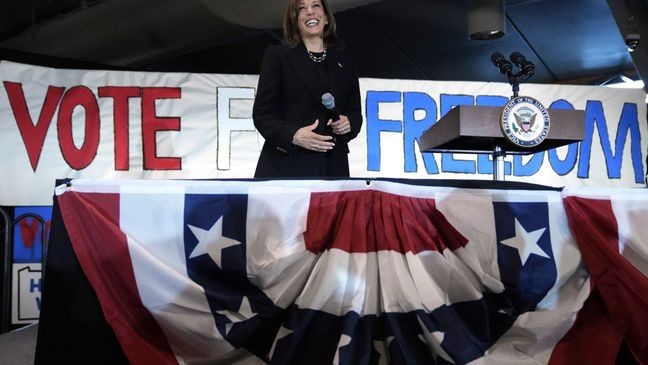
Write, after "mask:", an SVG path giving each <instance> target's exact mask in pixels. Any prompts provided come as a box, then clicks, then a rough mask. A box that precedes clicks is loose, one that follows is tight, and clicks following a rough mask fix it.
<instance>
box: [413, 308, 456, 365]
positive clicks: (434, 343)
mask: <svg viewBox="0 0 648 365" xmlns="http://www.w3.org/2000/svg"><path fill="white" fill-rule="evenodd" d="M417 318H418V322H419V325H420V326H421V329H422V330H423V334H421V335H419V338H420V339H421V341H423V342H425V343H427V344H428V345H429V346H430V347H431V348H432V349H431V350H432V351H430V352H431V353H432V356H433V357H434V360H436V359H438V357H439V356H441V357H442V358H443V359H444V360H446V361H448V362H450V363H452V364H454V363H455V362H454V361H452V359H451V358H450V355H448V353H447V352H445V350H444V349H443V347H441V342H443V337H445V334H444V333H443V332H441V331H434V332H430V330H429V329H428V328H427V326H426V325H425V323H423V321H422V320H421V317H418V316H417Z"/></svg>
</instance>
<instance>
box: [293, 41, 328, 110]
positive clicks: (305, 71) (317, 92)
mask: <svg viewBox="0 0 648 365" xmlns="http://www.w3.org/2000/svg"><path fill="white" fill-rule="evenodd" d="M306 55H307V53H306V46H304V44H303V43H301V44H300V45H299V46H297V47H295V48H291V49H290V50H289V52H288V59H289V60H290V64H291V65H292V66H293V68H294V69H295V72H296V73H297V75H298V76H299V78H301V79H302V81H304V84H306V88H307V89H308V91H309V93H310V94H311V95H312V96H313V98H315V100H316V101H317V102H318V103H321V102H322V93H323V92H322V86H321V82H320V80H319V77H318V76H317V71H316V69H315V67H313V65H311V64H310V62H311V61H310V60H309V59H308V57H307V56H306Z"/></svg>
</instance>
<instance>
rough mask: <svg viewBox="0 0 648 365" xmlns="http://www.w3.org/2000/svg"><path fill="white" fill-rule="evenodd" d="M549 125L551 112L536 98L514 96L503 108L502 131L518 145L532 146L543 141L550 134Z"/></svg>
mask: <svg viewBox="0 0 648 365" xmlns="http://www.w3.org/2000/svg"><path fill="white" fill-rule="evenodd" d="M549 125H550V121H549V113H547V110H546V109H545V107H544V106H543V105H542V104H541V103H540V102H539V101H537V100H536V99H534V98H531V97H528V96H519V97H516V98H513V99H511V100H509V101H508V103H506V105H504V109H502V118H501V123H500V126H501V128H502V133H504V136H506V138H507V139H508V140H509V141H511V142H513V143H515V144H516V145H518V146H521V147H526V148H531V147H535V146H537V145H539V144H540V143H542V141H544V139H545V138H547V135H548V134H549Z"/></svg>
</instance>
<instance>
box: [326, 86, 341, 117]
mask: <svg viewBox="0 0 648 365" xmlns="http://www.w3.org/2000/svg"><path fill="white" fill-rule="evenodd" d="M322 104H324V107H325V108H326V110H328V111H329V113H330V115H331V118H332V119H333V121H336V120H339V119H340V113H338V111H337V109H335V98H334V97H333V95H331V93H324V94H323V95H322Z"/></svg>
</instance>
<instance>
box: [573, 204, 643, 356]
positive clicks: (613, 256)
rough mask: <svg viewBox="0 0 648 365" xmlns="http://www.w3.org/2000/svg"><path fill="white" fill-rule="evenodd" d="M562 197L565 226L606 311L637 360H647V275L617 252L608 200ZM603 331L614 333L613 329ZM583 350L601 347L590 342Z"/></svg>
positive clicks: (616, 234) (616, 230) (613, 224)
mask: <svg viewBox="0 0 648 365" xmlns="http://www.w3.org/2000/svg"><path fill="white" fill-rule="evenodd" d="M563 201H564V204H565V210H566V212H567V217H568V220H569V226H570V228H571V230H572V232H573V235H574V237H575V239H576V242H577V243H578V247H579V248H580V251H581V254H582V255H583V260H584V262H585V265H586V266H587V269H588V270H589V272H590V275H591V280H592V285H593V287H594V288H595V289H596V290H598V291H599V292H600V293H601V296H602V298H603V301H604V303H605V308H606V309H607V314H609V316H610V317H611V318H612V320H613V321H614V324H615V327H616V328H617V330H618V332H620V333H622V334H623V339H624V340H625V342H626V344H627V345H628V348H629V349H630V351H631V352H632V353H633V355H634V356H635V358H636V359H637V360H638V361H639V363H640V364H648V278H646V276H644V275H643V274H642V273H641V272H640V271H638V270H637V269H636V268H635V267H634V266H633V265H632V264H631V263H630V262H628V261H627V260H626V259H625V258H624V257H623V256H622V255H621V254H620V252H619V235H618V224H617V220H616V217H615V215H614V211H613V210H612V204H611V202H610V201H609V200H599V199H587V198H581V197H574V196H571V197H566V198H565V199H564V200H563ZM607 314H606V315H607ZM599 318H600V320H601V321H604V319H603V317H602V316H599ZM595 320H596V319H595ZM606 335H609V336H614V335H615V332H609V333H607V334H606ZM585 351H590V352H594V351H601V349H597V348H596V347H594V346H591V345H590V347H589V348H588V349H586V350H585ZM616 351H618V348H617V349H616ZM615 354H616V352H615Z"/></svg>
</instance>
